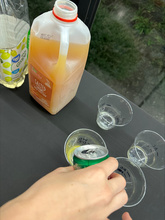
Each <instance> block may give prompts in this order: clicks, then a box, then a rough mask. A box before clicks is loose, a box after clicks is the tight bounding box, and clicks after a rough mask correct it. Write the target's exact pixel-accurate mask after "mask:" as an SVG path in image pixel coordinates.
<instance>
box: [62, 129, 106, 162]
mask: <svg viewBox="0 0 165 220" xmlns="http://www.w3.org/2000/svg"><path fill="white" fill-rule="evenodd" d="M84 130H86V131H91V132H93V133H95V134H96V135H97V136H98V137H99V138H100V139H101V140H102V142H103V144H104V146H105V147H106V148H107V145H106V143H105V141H104V139H103V138H102V136H101V135H100V134H99V133H97V132H96V131H94V130H92V129H89V128H78V129H76V130H74V131H72V132H71V133H70V134H69V135H68V136H67V138H66V140H65V142H64V155H65V158H66V160H67V162H68V163H69V164H70V162H69V161H68V158H67V155H66V143H67V141H68V140H69V138H70V137H71V136H72V135H73V134H74V133H76V132H77V131H84ZM70 165H71V164H70Z"/></svg>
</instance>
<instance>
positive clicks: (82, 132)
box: [64, 128, 107, 165]
mask: <svg viewBox="0 0 165 220" xmlns="http://www.w3.org/2000/svg"><path fill="white" fill-rule="evenodd" d="M88 144H89V145H90V144H94V145H101V146H103V147H106V148H107V146H106V143H105V141H104V140H103V138H102V137H101V136H100V135H99V134H98V133H97V132H95V131H93V130H91V129H86V128H80V129H77V130H75V131H73V132H72V133H71V134H70V135H69V136H68V137H67V139H66V141H65V144H64V154H65V158H66V160H67V161H68V163H69V164H70V165H73V153H74V150H75V149H76V148H78V147H80V146H82V145H88Z"/></svg>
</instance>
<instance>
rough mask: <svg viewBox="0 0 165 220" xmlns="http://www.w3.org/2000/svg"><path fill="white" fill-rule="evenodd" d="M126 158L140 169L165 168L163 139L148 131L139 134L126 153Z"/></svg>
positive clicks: (164, 143) (164, 141)
mask: <svg viewBox="0 0 165 220" xmlns="http://www.w3.org/2000/svg"><path fill="white" fill-rule="evenodd" d="M127 156H128V158H129V159H130V160H131V161H133V162H134V163H135V164H137V165H138V166H140V167H149V168H152V169H155V170H162V169H164V168H165V139H164V138H163V137H162V136H161V135H159V134H158V133H156V132H154V131H150V130H144V131H142V132H140V133H139V134H138V135H137V136H136V138H135V140H134V143H133V145H132V146H131V147H130V149H129V150H128V151H127Z"/></svg>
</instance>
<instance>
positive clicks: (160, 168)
mask: <svg viewBox="0 0 165 220" xmlns="http://www.w3.org/2000/svg"><path fill="white" fill-rule="evenodd" d="M144 132H147V133H152V134H154V135H156V136H158V137H159V138H160V139H161V140H163V141H164V142H165V139H164V138H163V137H162V136H161V135H160V134H159V133H157V132H156V131H152V130H143V131H141V132H139V133H138V134H137V135H136V137H135V140H134V142H133V144H134V143H136V140H137V138H138V136H139V135H140V134H142V133H144ZM134 148H135V151H136V154H137V155H138V158H139V159H141V157H140V155H139V153H138V151H137V146H136V144H135V145H134ZM142 163H143V165H144V166H146V167H148V168H150V169H153V170H163V169H164V168H165V165H164V166H163V167H159V168H156V167H152V166H149V165H148V164H146V163H144V162H143V161H142Z"/></svg>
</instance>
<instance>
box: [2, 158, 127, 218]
mask: <svg viewBox="0 0 165 220" xmlns="http://www.w3.org/2000/svg"><path fill="white" fill-rule="evenodd" d="M117 167H118V162H117V160H116V159H115V158H108V159H107V160H105V161H103V162H101V163H99V164H96V165H93V166H90V167H87V168H85V169H80V170H73V167H66V168H58V169H56V170H54V171H53V172H51V173H49V174H48V175H46V176H45V177H43V178H41V179H40V180H39V181H37V182H36V183H35V184H34V185H32V187H30V188H29V189H28V190H27V191H26V192H25V193H23V194H22V195H21V196H19V197H17V198H16V199H14V200H12V201H11V202H9V204H6V206H4V207H5V208H6V209H5V210H7V211H8V212H7V213H11V212H12V213H13V215H12V220H15V219H17V220H19V219H21V220H22V219H24V220H29V219H30V220H38V219H40V220H54V219H59V220H63V219H65V220H73V219H79V220H84V219H85V220H93V219H95V220H105V219H107V216H109V215H110V214H111V213H112V212H114V211H115V210H117V209H119V208H121V207H122V206H123V205H124V204H125V203H126V202H127V200H128V198H127V194H126V192H125V190H124V187H125V185H126V181H125V179H124V178H123V177H122V176H121V175H119V174H117V173H114V171H115V170H116V169H117ZM109 176H110V179H109V178H108V177H109ZM108 179H109V180H108ZM13 207H15V209H14V210H13ZM3 210H4V209H2V211H3ZM14 213H15V216H16V217H15V218H14ZM3 216H4V218H3ZM5 217H6V218H5ZM7 217H8V218H7ZM4 219H5V220H8V219H11V216H10V215H6V216H5V211H4V212H3V214H2V218H1V220H4ZM124 220H127V219H124Z"/></svg>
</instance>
